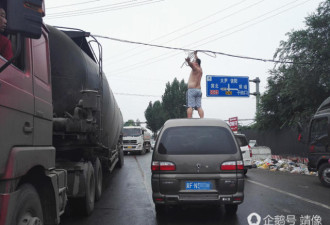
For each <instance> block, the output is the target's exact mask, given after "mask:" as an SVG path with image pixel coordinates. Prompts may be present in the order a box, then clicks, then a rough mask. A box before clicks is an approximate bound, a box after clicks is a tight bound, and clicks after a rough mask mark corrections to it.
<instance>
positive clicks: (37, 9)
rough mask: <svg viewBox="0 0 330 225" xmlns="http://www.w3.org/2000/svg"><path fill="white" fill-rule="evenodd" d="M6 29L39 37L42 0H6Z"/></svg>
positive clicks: (26, 35)
mask: <svg viewBox="0 0 330 225" xmlns="http://www.w3.org/2000/svg"><path fill="white" fill-rule="evenodd" d="M6 13H7V31H8V32H9V33H14V34H15V33H21V34H22V35H23V36H25V37H29V38H36V39H38V38H40V36H41V27H42V16H43V15H44V13H43V0H15V1H13V0H7V12H6Z"/></svg>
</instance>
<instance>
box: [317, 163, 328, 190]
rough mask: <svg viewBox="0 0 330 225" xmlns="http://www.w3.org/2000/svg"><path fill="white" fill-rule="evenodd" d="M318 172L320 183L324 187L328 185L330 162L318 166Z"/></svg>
mask: <svg viewBox="0 0 330 225" xmlns="http://www.w3.org/2000/svg"><path fill="white" fill-rule="evenodd" d="M318 173H319V179H320V181H321V183H322V184H323V185H324V186H326V187H330V164H329V163H323V164H322V165H321V166H320V168H319V170H318Z"/></svg>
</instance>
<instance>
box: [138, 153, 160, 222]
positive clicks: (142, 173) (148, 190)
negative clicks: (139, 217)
mask: <svg viewBox="0 0 330 225" xmlns="http://www.w3.org/2000/svg"><path fill="white" fill-rule="evenodd" d="M134 159H135V161H136V163H137V164H138V168H139V171H140V173H141V176H142V179H143V184H144V187H145V189H146V190H147V193H148V200H149V202H150V205H151V206H152V207H153V206H154V201H153V200H152V191H151V190H150V189H149V188H148V186H149V185H148V184H147V181H146V177H145V175H144V172H143V169H142V167H141V165H140V162H139V160H138V159H137V157H136V156H134ZM152 213H153V214H154V216H156V213H155V210H152Z"/></svg>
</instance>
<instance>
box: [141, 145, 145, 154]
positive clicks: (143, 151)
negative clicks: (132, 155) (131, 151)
mask: <svg viewBox="0 0 330 225" xmlns="http://www.w3.org/2000/svg"><path fill="white" fill-rule="evenodd" d="M144 154H146V146H145V145H143V147H142V150H141V151H140V155H144Z"/></svg>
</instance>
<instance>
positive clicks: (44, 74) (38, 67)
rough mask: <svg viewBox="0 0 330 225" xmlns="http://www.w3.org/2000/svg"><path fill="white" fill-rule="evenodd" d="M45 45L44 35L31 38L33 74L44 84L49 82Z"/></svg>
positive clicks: (46, 44)
mask: <svg viewBox="0 0 330 225" xmlns="http://www.w3.org/2000/svg"><path fill="white" fill-rule="evenodd" d="M47 46H48V43H47V40H46V38H45V36H44V35H41V37H40V38H39V39H32V49H33V52H32V55H33V74H34V75H35V76H37V77H38V78H39V79H40V80H42V81H43V82H45V83H46V84H48V83H49V71H48V68H49V67H48V60H47V59H48V56H47Z"/></svg>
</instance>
